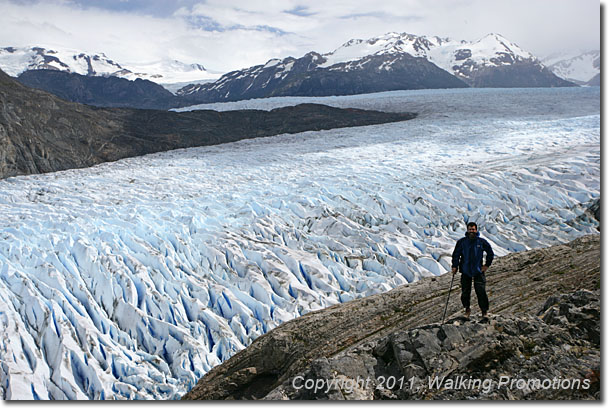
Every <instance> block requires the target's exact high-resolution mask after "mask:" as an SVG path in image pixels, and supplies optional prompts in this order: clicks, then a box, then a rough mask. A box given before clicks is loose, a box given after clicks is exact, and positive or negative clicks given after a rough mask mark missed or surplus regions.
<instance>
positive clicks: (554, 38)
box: [0, 0, 600, 72]
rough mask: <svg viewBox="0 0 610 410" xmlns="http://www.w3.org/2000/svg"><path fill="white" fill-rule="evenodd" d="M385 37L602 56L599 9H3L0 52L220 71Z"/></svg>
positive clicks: (269, 5) (145, 4)
mask: <svg viewBox="0 0 610 410" xmlns="http://www.w3.org/2000/svg"><path fill="white" fill-rule="evenodd" d="M390 31H397V32H407V33H412V34H417V35H437V36H441V37H450V38H452V39H457V40H469V41H472V40H477V39H479V38H481V37H483V36H485V35H486V34H488V33H491V32H494V33H499V34H501V35H503V36H504V37H506V38H507V39H509V40H510V41H512V42H514V43H516V44H518V45H519V46H521V47H522V48H524V49H525V50H527V51H530V52H532V53H533V54H534V55H536V56H538V57H544V56H546V55H548V54H550V53H553V52H558V51H563V50H578V49H580V50H590V49H599V47H600V2H599V1H597V0H503V1H500V0H323V1H320V0H316V1H312V0H207V1H195V0H178V1H161V0H109V1H91V0H55V1H32V0H0V47H6V46H31V45H39V46H46V47H67V48H73V49H77V50H82V51H87V52H104V53H105V54H106V55H107V56H108V57H109V58H112V59H114V60H116V61H117V62H119V63H123V64H127V63H135V62H142V61H146V62H152V61H155V60H160V59H166V58H168V57H169V58H172V59H176V60H180V61H182V62H185V63H200V64H202V65H204V66H205V67H206V68H207V69H209V70H212V71H218V72H226V71H230V70H234V69H239V68H244V67H249V66H252V65H256V64H261V63H265V62H266V61H267V60H269V59H271V58H275V57H287V56H294V57H300V56H302V55H303V54H305V53H307V52H308V51H317V52H321V53H325V52H329V51H332V50H334V49H336V48H337V47H339V46H340V45H341V44H343V43H344V42H346V41H348V40H350V39H352V38H362V39H367V38H371V37H376V36H380V35H382V34H384V33H387V32H390Z"/></svg>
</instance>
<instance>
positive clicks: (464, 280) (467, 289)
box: [460, 273, 472, 317]
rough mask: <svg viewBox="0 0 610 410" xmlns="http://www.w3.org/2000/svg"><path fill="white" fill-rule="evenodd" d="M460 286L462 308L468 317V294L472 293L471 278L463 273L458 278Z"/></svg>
mask: <svg viewBox="0 0 610 410" xmlns="http://www.w3.org/2000/svg"><path fill="white" fill-rule="evenodd" d="M460 282H461V284H462V296H461V299H462V306H464V309H466V317H468V316H469V315H470V293H471V292H472V278H471V277H470V276H468V275H466V274H464V273H462V277H461V278H460Z"/></svg>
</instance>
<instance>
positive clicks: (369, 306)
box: [183, 235, 601, 400]
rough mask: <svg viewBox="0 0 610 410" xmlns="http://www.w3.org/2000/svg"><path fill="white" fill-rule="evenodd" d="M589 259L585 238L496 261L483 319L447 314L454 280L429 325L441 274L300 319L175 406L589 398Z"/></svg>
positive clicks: (445, 281)
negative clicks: (227, 401)
mask: <svg viewBox="0 0 610 410" xmlns="http://www.w3.org/2000/svg"><path fill="white" fill-rule="evenodd" d="M600 256H601V255H600V238H599V236H598V235H593V236H584V237H581V238H579V239H577V240H575V241H573V242H571V243H568V244H564V245H557V246H553V247H550V248H545V249H536V250H531V251H526V252H521V253H513V254H510V255H507V256H505V257H502V258H498V259H497V260H496V261H495V262H494V264H493V265H492V267H491V268H490V270H489V271H488V275H487V284H488V285H487V288H488V294H489V296H490V300H491V313H492V315H491V320H490V321H489V323H479V322H478V321H477V320H471V321H470V322H464V321H463V320H459V319H456V318H455V315H456V314H458V312H459V311H460V310H461V306H460V302H459V283H454V285H453V286H454V287H453V288H452V293H451V295H452V297H451V302H450V303H449V317H451V319H450V320H448V323H447V324H444V325H442V326H441V325H440V323H439V322H440V319H441V316H442V313H443V308H444V305H445V301H446V298H447V293H448V291H449V286H450V282H451V275H449V274H447V275H443V276H441V277H433V278H424V279H422V280H420V281H418V282H415V283H412V284H409V285H406V286H403V287H400V288H397V289H394V290H392V291H390V292H387V293H383V294H379V295H374V296H370V297H367V298H363V299H359V300H354V301H351V302H348V303H344V304H340V305H336V306H333V307H331V308H328V309H323V310H319V311H315V312H311V313H309V314H306V315H304V316H302V317H300V318H298V319H295V320H292V321H290V322H287V323H284V324H283V325H281V326H279V327H277V328H276V329H274V330H272V331H270V332H269V333H267V334H265V335H264V336H261V337H260V338H259V339H257V340H256V341H255V342H253V343H252V344H251V345H250V346H249V347H248V348H246V349H244V350H243V351H241V352H239V353H238V354H236V355H235V356H233V357H232V358H230V359H229V360H227V361H226V362H224V363H223V364H221V365H220V366H217V367H216V368H214V369H212V370H211V371H210V372H208V373H207V374H206V375H205V376H204V377H203V378H202V379H201V380H200V381H199V382H198V383H197V385H196V386H195V387H194V388H193V389H192V390H191V391H190V392H189V393H188V394H187V395H185V396H184V398H183V399H187V400H195V399H212V400H219V399H312V398H327V399H384V398H389V399H472V398H481V399H599V397H600V396H599V394H600V393H599V368H600V350H599V349H600V348H599V343H600V321H599V317H600V305H599V303H600V294H599V288H600ZM456 282H457V281H456ZM473 297H474V296H473ZM475 313H476V312H475ZM474 319H476V315H475V318H474ZM465 379H466V381H467V382H468V380H471V383H476V380H480V382H479V383H481V384H480V385H478V386H477V385H476V384H470V385H467V384H466V385H464V384H463V383H464V382H463V380H465ZM307 380H313V382H311V383H314V384H311V383H310V384H309V386H310V388H307V387H305V383H306V381H307ZM318 380H321V382H320V384H319V389H317V391H316V389H315V383H317V381H318ZM367 380H368V381H369V383H368V385H367V384H366V381H367ZM431 380H432V381H434V380H436V381H438V380H441V381H442V382H441V383H442V386H441V387H443V388H441V387H439V386H434V385H432V386H431V385H430V384H429V382H430V381H431ZM447 380H453V383H462V385H461V386H465V387H459V386H458V387H456V384H454V385H453V387H452V386H449V385H447V384H445V383H450V382H447ZM486 380H489V382H487V381H486ZM521 380H523V381H521ZM530 380H533V381H532V382H531V383H532V384H530V385H528V384H527V383H530ZM536 380H538V382H536ZM547 380H548V381H547ZM564 380H569V382H567V383H565V382H564ZM585 380H587V382H585ZM504 382H506V383H508V384H501V383H504ZM390 383H391V384H390ZM483 383H485V384H483ZM510 383H513V385H510ZM523 383H526V385H524V384H523ZM536 383H542V385H540V384H536ZM548 383H551V384H550V385H548ZM553 383H555V386H557V385H560V387H561V388H556V387H553ZM561 383H565V384H563V385H561ZM576 383H578V384H579V385H578V386H576ZM350 386H351V388H350ZM401 386H402V387H403V388H402V389H401V388H400V387H401ZM486 386H487V387H488V388H486ZM541 386H542V387H541ZM544 386H546V388H545V387H544ZM586 386H587V387H588V388H585V387H586ZM563 387H565V388H563Z"/></svg>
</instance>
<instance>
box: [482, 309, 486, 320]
mask: <svg viewBox="0 0 610 410" xmlns="http://www.w3.org/2000/svg"><path fill="white" fill-rule="evenodd" d="M481 317H482V318H483V319H487V311H486V310H483V311H482V312H481Z"/></svg>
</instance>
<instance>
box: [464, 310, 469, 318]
mask: <svg viewBox="0 0 610 410" xmlns="http://www.w3.org/2000/svg"><path fill="white" fill-rule="evenodd" d="M464 317H465V318H466V319H468V318H470V308H467V309H466V311H465V312H464Z"/></svg>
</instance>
